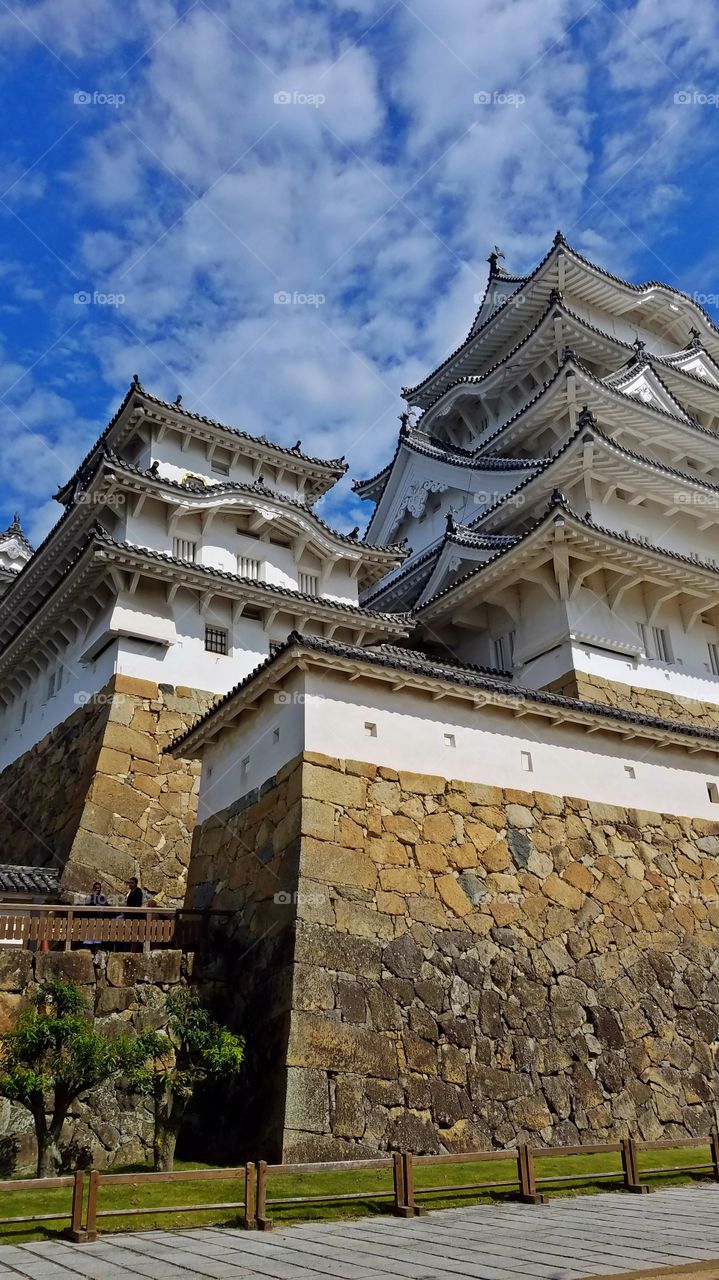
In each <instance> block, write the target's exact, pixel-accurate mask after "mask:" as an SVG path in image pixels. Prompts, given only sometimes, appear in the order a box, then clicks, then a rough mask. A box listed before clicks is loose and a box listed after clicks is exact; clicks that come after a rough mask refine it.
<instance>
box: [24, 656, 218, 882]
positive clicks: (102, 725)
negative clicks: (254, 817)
mask: <svg viewBox="0 0 719 1280" xmlns="http://www.w3.org/2000/svg"><path fill="white" fill-rule="evenodd" d="M212 701H213V695H212V694H206V693H200V692H197V691H195V690H192V689H187V688H177V689H174V688H172V686H169V685H167V686H165V685H162V686H159V687H158V686H157V685H155V684H153V683H151V682H150V681H146V680H136V679H132V678H130V677H128V676H122V675H118V676H115V677H114V678H113V680H111V681H110V683H109V684H108V685H107V686H106V688H105V689H104V690H103V691H102V693H99V694H97V695H96V696H95V697H94V698H91V699H90V701H89V702H88V703H87V704H86V705H85V706H83V707H79V708H78V709H77V711H75V712H74V714H73V715H72V716H70V717H69V719H68V720H66V721H64V723H63V724H60V725H58V726H57V727H56V728H55V729H53V730H52V732H51V733H49V734H48V735H47V736H46V737H45V738H43V740H42V741H41V742H39V743H37V744H36V746H34V747H32V748H31V750H30V751H28V752H26V753H25V755H23V756H21V757H20V758H19V759H18V760H16V761H14V763H13V764H11V765H9V766H8V767H7V768H6V769H5V770H4V771H3V773H2V774H0V849H1V850H2V861H4V862H14V863H17V864H19V865H52V866H59V867H60V868H62V886H63V889H65V890H68V891H80V892H84V891H86V890H87V889H89V887H90V885H91V884H92V882H93V880H95V879H96V878H99V879H101V880H102V883H103V887H104V889H105V892H106V893H108V894H113V893H118V894H123V895H124V893H125V892H126V889H125V881H126V880H127V879H128V878H129V877H130V876H133V875H137V876H138V877H139V878H140V880H141V882H142V884H143V887H144V888H145V889H146V890H148V892H150V893H152V894H153V895H154V896H155V897H156V898H158V900H160V901H162V902H163V903H165V904H168V905H179V904H181V903H182V901H183V897H184V889H185V882H186V876H187V864H188V861H189V854H190V843H191V836H192V830H193V827H194V824H195V817H196V812H197V790H198V786H199V764H198V763H197V762H196V761H188V760H176V759H174V758H173V757H172V756H168V755H163V754H162V749H163V747H164V746H166V745H167V743H168V742H169V741H170V740H171V739H172V738H173V737H175V736H176V735H177V734H179V733H181V732H182V731H183V729H185V728H186V727H187V726H188V725H189V724H191V723H192V722H193V721H194V720H195V719H196V718H197V716H198V715H200V714H201V712H203V711H204V710H206V709H207V707H208V706H209V705H210V703H211V702H212Z"/></svg>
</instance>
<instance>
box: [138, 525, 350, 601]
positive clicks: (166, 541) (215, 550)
mask: <svg viewBox="0 0 719 1280" xmlns="http://www.w3.org/2000/svg"><path fill="white" fill-rule="evenodd" d="M169 510H171V508H168V507H167V506H166V505H165V504H164V503H161V502H155V501H152V500H150V501H147V502H145V504H144V505H143V507H142V509H141V511H140V513H139V515H138V516H136V517H135V516H132V515H131V514H130V513H129V508H128V517H127V524H126V532H125V537H126V539H127V541H128V542H130V543H132V544H133V545H135V546H141V547H149V548H150V549H151V550H153V551H161V552H163V553H165V554H168V555H171V554H172V546H173V537H178V538H185V539H187V540H188V541H194V542H196V543H197V552H196V561H195V563H197V564H200V565H205V566H207V567H208V568H212V569H221V570H222V571H223V572H225V573H233V574H236V573H237V557H238V555H244V556H249V557H251V558H253V559H256V560H260V561H261V562H262V564H261V568H260V580H261V581H263V582H271V583H274V584H275V585H276V586H280V587H289V588H290V589H291V590H294V591H296V590H297V589H298V584H299V572H300V570H302V571H307V572H311V573H313V572H317V573H318V574H319V575H320V576H321V567H320V565H319V562H318V561H317V560H316V558H315V557H314V556H313V555H312V553H310V552H309V551H306V552H305V553H304V555H303V556H302V557H301V559H300V561H299V563H298V562H297V561H296V559H295V553H294V551H293V549H292V547H291V546H281V545H279V542H278V541H272V540H271V539H273V538H275V537H276V538H277V539H278V540H279V541H285V540H286V541H290V540H291V538H292V537H293V535H292V534H291V533H286V532H280V530H279V529H278V530H277V532H276V534H274V533H273V532H272V529H270V530H269V531H268V532H267V533H265V534H263V536H262V537H259V538H253V537H250V536H249V535H248V534H246V533H238V531H237V530H238V519H239V517H240V515H241V514H245V513H246V511H247V508H243V509H242V510H241V511H240V510H238V512H237V513H236V514H232V513H222V514H218V515H216V516H215V517H214V519H213V520H212V521H211V523H210V525H209V527H208V528H207V529H206V531H205V533H204V534H203V532H202V518H201V515H200V513H199V512H190V513H188V514H187V515H184V516H182V517H181V519H180V520H178V521H177V522H176V524H175V525H174V526H173V530H172V533H170V532H169V531H168V528H167V515H168V511H169ZM320 594H321V595H324V596H327V597H328V598H330V599H333V600H346V601H349V602H350V603H352V604H356V603H357V600H358V592H357V580H356V578H352V577H351V576H350V572H349V563H348V561H346V560H344V561H340V562H339V563H338V564H336V565H335V566H334V568H333V569H332V571H331V573H330V574H329V576H328V579H327V581H326V583H325V584H324V586H323V587H322V588H321V590H320Z"/></svg>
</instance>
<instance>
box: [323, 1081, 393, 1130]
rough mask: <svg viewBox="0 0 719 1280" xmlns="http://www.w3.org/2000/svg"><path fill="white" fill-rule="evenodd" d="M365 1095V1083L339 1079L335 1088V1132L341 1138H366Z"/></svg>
mask: <svg viewBox="0 0 719 1280" xmlns="http://www.w3.org/2000/svg"><path fill="white" fill-rule="evenodd" d="M381 1083H383V1084H384V1083H385V1082H384V1081H382V1082H381ZM364 1094H365V1081H363V1080H359V1079H354V1080H352V1079H347V1078H346V1077H342V1076H339V1077H338V1079H337V1084H336V1086H335V1108H334V1125H333V1132H334V1133H335V1134H336V1135H337V1136H338V1137H339V1138H361V1137H363V1136H364V1132H365V1129H366V1127H367V1120H366V1116H365V1100H364Z"/></svg>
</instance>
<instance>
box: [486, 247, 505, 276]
mask: <svg viewBox="0 0 719 1280" xmlns="http://www.w3.org/2000/svg"><path fill="white" fill-rule="evenodd" d="M503 257H504V254H503V253H502V250H501V249H500V247H499V245H498V244H495V246H494V248H493V250H492V252H491V253H490V255H489V257H488V258H487V262H488V263H489V274H490V276H496V274H497V272H498V271H499V260H500V258H503Z"/></svg>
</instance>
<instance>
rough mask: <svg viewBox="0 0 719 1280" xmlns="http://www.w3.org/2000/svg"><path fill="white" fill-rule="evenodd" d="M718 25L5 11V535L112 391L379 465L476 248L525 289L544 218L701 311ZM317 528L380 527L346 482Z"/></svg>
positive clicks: (447, 6)
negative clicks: (176, 404)
mask: <svg viewBox="0 0 719 1280" xmlns="http://www.w3.org/2000/svg"><path fill="white" fill-rule="evenodd" d="M718 27H719V11H718V10H717V8H716V6H715V5H712V4H711V3H710V2H709V0H695V3H694V4H693V5H691V6H689V5H685V6H678V5H676V3H669V0H639V2H638V3H627V4H618V3H611V4H610V3H604V0H595V2H594V3H592V2H591V0H579V2H576V3H575V0H512V2H511V3H501V2H500V3H497V2H496V0H492V3H489V0H471V2H470V0H409V2H406V0H394V2H392V0H389V2H388V0H378V2H377V3H375V0H336V2H335V3H334V4H331V5H327V4H319V3H311V2H307V3H301V2H300V3H295V4H288V3H285V0H263V3H261V4H259V3H257V4H251V3H248V2H247V0H207V3H205V2H204V0H122V3H121V4H119V3H117V0H8V3H5V0H0V50H1V51H2V52H1V53H0V58H1V59H2V63H3V66H2V70H3V79H2V84H3V90H2V92H3V124H4V128H3V150H2V159H1V161H0V183H2V187H1V188H0V225H1V227H2V246H1V248H0V286H1V288H2V292H1V294H0V365H1V367H0V527H2V526H3V525H4V524H6V523H7V522H8V521H9V519H10V516H11V514H12V512H13V511H14V510H16V509H17V510H19V511H20V512H21V515H22V518H23V521H24V524H25V527H26V529H27V530H28V532H29V534H30V536H31V537H32V538H34V539H35V540H37V539H39V538H40V537H41V536H43V535H44V533H45V532H46V531H47V529H48V528H49V527H50V525H51V524H52V523H53V522H54V520H55V519H56V518H57V515H58V514H59V510H60V509H59V508H58V507H57V504H56V503H54V502H53V501H52V499H51V494H52V492H53V490H54V489H55V487H56V486H57V485H58V484H59V483H60V482H61V481H62V480H64V479H65V478H66V477H67V476H68V474H70V472H71V471H72V470H73V469H74V467H75V465H76V464H77V462H78V461H79V460H80V458H81V457H82V456H83V455H84V453H85V452H86V450H87V448H88V447H89V445H90V444H91V443H92V440H93V439H94V438H95V436H96V435H97V434H98V433H99V431H100V430H101V428H102V427H103V426H104V425H105V423H106V421H107V419H108V418H109V417H110V416H111V414H112V412H113V410H114V408H115V407H116V405H117V404H118V403H119V401H120V399H121V397H122V395H123V394H124V392H125V390H126V388H127V385H128V383H129V381H130V378H131V376H132V374H133V373H138V374H139V375H140V378H141V380H142V382H143V383H144V384H145V386H147V387H148V389H150V390H153V391H155V392H156V393H158V394H160V395H163V396H167V397H169V398H171V399H174V398H175V396H176V395H177V394H178V393H181V394H182V396H183V401H184V403H185V405H187V406H188V407H190V408H193V409H197V410H199V411H200V412H203V413H207V414H210V415H212V416H215V417H218V418H221V419H223V420H224V421H227V422H230V423H233V424H235V425H237V426H240V427H242V428H244V429H245V430H249V431H254V432H258V433H264V434H266V435H268V436H269V437H271V438H276V439H277V440H280V441H283V442H288V443H294V441H295V440H296V439H297V438H298V437H299V438H301V439H302V442H303V447H304V448H306V449H307V450H309V451H310V452H312V453H316V454H320V455H325V456H331V457H334V456H337V455H339V454H343V453H344V454H346V455H347V458H348V459H349V461H350V464H351V473H352V475H353V476H354V477H358V476H364V475H369V474H372V473H373V472H374V471H375V470H377V469H378V467H379V466H380V465H381V464H382V463H383V462H384V461H385V460H386V458H387V457H388V456H389V455H390V453H391V450H392V448H393V443H394V438H395V433H396V429H397V415H398V413H399V412H400V411H401V408H402V403H401V401H400V397H399V391H400V387H401V386H402V385H407V384H410V385H411V384H412V383H414V382H416V381H417V380H418V379H419V378H420V377H421V376H422V374H423V373H425V372H426V371H427V370H428V369H430V368H431V367H432V366H433V365H434V364H436V363H437V362H438V361H439V360H440V359H442V358H443V356H444V355H445V354H446V353H447V352H448V351H449V350H451V349H452V348H453V347H455V346H456V345H457V343H458V342H459V341H461V339H462V338H463V337H464V335H465V333H466V331H467V329H468V327H469V324H470V322H471V319H472V316H473V314H474V311H475V308H476V295H477V294H478V293H479V294H481V292H482V290H483V288H484V283H485V279H486V261H485V259H486V255H487V253H488V251H489V249H490V248H491V246H492V245H493V244H494V243H495V242H496V243H498V244H499V245H500V246H501V247H502V249H503V250H504V252H505V254H506V264H507V266H508V267H509V268H510V269H513V270H517V271H521V270H525V269H527V268H528V267H530V266H531V265H532V264H533V263H534V262H535V261H536V260H537V259H538V258H539V257H541V256H542V255H543V254H544V253H545V252H546V249H547V248H548V246H549V243H550V242H551V239H552V236H553V234H554V231H555V229H556V228H557V227H561V228H562V230H563V231H564V232H565V234H566V235H567V237H568V239H569V240H570V242H571V243H573V244H575V245H576V246H577V247H578V248H580V249H581V250H582V251H583V252H585V253H587V254H588V255H589V256H590V257H592V258H594V259H595V260H596V261H598V262H600V263H602V264H603V265H605V266H606V267H608V268H609V269H610V270H612V271H615V272H617V273H619V274H623V275H626V276H627V277H628V278H630V279H633V280H643V279H663V280H665V281H666V282H667V283H670V284H672V285H674V286H675V287H676V288H682V289H685V290H687V292H689V293H691V294H695V295H696V294H699V295H701V297H702V298H703V299H704V300H705V305H706V306H707V309H708V310H709V312H710V314H712V315H713V316H716V315H717V308H716V307H715V306H714V301H715V300H716V295H717V294H719V244H718V243H717V210H716V159H717V138H718V130H719V111H718V109H717V100H719V30H718V29H717V28H718ZM278 294H279V295H281V296H285V297H286V296H287V295H289V297H290V301H281V300H280V301H278V300H277V295H278ZM78 295H80V296H79V298H78ZM88 299H89V300H88ZM323 514H324V515H325V516H326V518H329V519H332V520H335V521H336V522H337V523H338V524H339V525H340V526H341V527H347V526H349V525H352V524H355V523H358V522H360V523H364V521H365V520H366V518H367V516H368V514H369V510H368V507H367V505H366V504H361V503H359V502H358V501H357V500H356V499H355V498H354V497H353V496H352V495H351V493H350V492H349V481H346V482H343V485H342V486H341V487H340V490H339V492H337V493H336V494H334V495H331V496H330V497H329V498H328V499H326V500H325V504H324V511H323Z"/></svg>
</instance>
